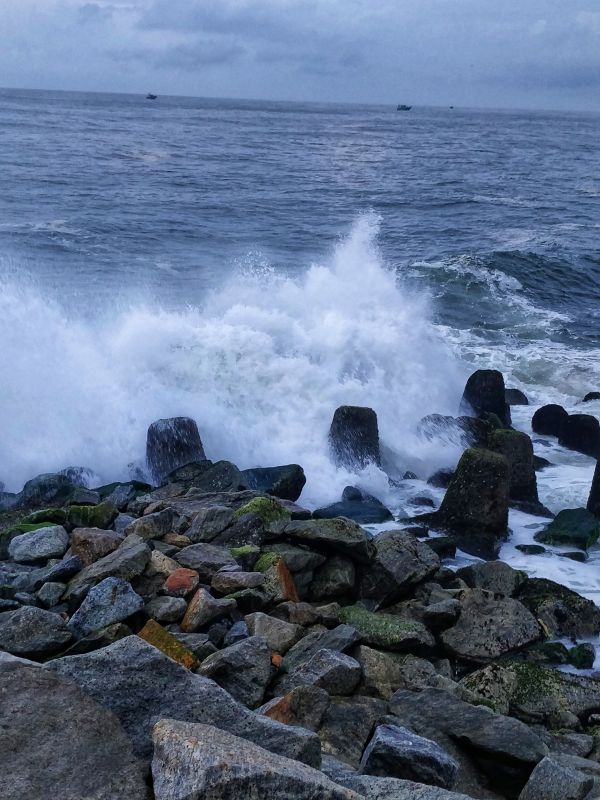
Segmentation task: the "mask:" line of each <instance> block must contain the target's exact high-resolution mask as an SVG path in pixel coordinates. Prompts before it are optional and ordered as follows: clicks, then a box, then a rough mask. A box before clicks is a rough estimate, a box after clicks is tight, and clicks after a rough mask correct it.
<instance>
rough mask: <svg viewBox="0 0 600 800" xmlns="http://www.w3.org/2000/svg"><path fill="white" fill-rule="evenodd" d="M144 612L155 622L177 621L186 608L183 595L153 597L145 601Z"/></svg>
mask: <svg viewBox="0 0 600 800" xmlns="http://www.w3.org/2000/svg"><path fill="white" fill-rule="evenodd" d="M145 610H146V614H148V616H149V617H151V618H152V619H155V620H156V621H157V622H165V623H167V622H179V620H180V619H182V617H183V615H184V614H185V612H186V610H187V603H186V602H185V600H184V599H183V597H154V598H153V599H152V600H150V602H149V603H146V607H145Z"/></svg>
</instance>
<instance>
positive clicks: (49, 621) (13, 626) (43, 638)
mask: <svg viewBox="0 0 600 800" xmlns="http://www.w3.org/2000/svg"><path fill="white" fill-rule="evenodd" d="M71 638H72V634H71V631H70V630H69V628H68V627H67V623H66V622H65V621H64V619H63V618H62V617H60V616H59V615H58V614H53V613H52V612H51V611H45V610H43V609H41V608H36V607H35V606H22V607H21V608H18V609H17V610H16V611H5V612H3V613H1V614H0V649H2V650H6V651H7V652H9V653H12V654H13V655H15V656H25V657H26V658H34V659H42V658H46V657H47V656H52V655H54V654H55V653H58V652H60V651H61V650H64V648H65V647H66V646H67V645H68V643H69V642H70V641H71Z"/></svg>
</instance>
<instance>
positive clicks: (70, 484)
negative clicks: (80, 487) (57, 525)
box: [16, 472, 76, 508]
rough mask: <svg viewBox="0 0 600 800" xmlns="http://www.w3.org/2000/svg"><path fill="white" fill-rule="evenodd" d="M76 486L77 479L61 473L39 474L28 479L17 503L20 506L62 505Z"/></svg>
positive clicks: (18, 496)
mask: <svg viewBox="0 0 600 800" xmlns="http://www.w3.org/2000/svg"><path fill="white" fill-rule="evenodd" d="M75 486H76V482H75V481H73V480H72V479H71V478H69V477H68V476H67V475H63V474H61V473H56V472H48V473H44V474H43V475H37V476H36V477H35V478H32V479H31V480H30V481H27V483H26V484H25V486H24V487H23V489H22V490H21V491H20V492H19V494H18V495H17V500H16V505H17V507H19V508H41V507H46V508H47V507H48V506H61V505H63V503H66V501H67V500H68V498H69V496H70V495H71V492H72V491H73V489H74V488H75Z"/></svg>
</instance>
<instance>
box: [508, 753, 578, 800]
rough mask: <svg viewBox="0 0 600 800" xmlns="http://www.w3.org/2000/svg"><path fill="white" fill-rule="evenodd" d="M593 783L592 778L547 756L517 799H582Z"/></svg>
mask: <svg viewBox="0 0 600 800" xmlns="http://www.w3.org/2000/svg"><path fill="white" fill-rule="evenodd" d="M593 785H594V780H593V778H590V777H589V776H587V775H583V774H582V773H581V772H577V771H576V770H573V769H569V768H568V767H565V766H562V765H561V764H558V763H557V762H556V761H554V759H553V758H552V757H548V756H547V757H546V758H544V759H542V760H541V761H540V763H539V764H538V765H537V766H536V768H535V769H534V770H533V772H532V773H531V775H530V777H529V780H528V781H527V783H526V785H525V788H524V789H523V791H522V792H521V794H520V795H519V800H540V798H544V800H583V799H584V798H585V797H587V796H588V793H589V791H590V789H591V788H592V786H593Z"/></svg>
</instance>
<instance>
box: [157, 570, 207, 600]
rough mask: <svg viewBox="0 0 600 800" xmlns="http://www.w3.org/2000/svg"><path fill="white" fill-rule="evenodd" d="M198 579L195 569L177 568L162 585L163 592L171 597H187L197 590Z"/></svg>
mask: <svg viewBox="0 0 600 800" xmlns="http://www.w3.org/2000/svg"><path fill="white" fill-rule="evenodd" d="M199 582H200V579H199V577H198V573H197V572H196V570H195V569H187V568H186V567H179V569H176V570H175V571H174V572H172V573H171V574H170V575H169V577H168V578H167V580H166V581H165V583H164V585H163V592H164V593H165V594H170V595H171V596H172V597H187V596H188V595H190V594H191V593H192V592H195V591H196V589H197V588H198V584H199Z"/></svg>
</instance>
